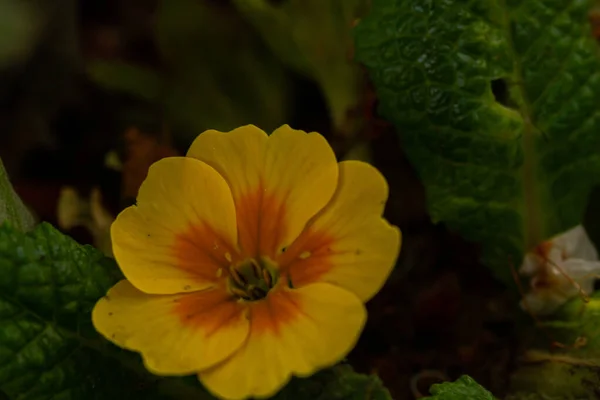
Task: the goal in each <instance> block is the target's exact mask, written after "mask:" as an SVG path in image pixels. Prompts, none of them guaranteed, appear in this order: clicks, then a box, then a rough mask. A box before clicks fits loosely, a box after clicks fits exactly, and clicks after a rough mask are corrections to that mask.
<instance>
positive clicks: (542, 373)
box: [511, 292, 600, 400]
mask: <svg viewBox="0 0 600 400" xmlns="http://www.w3.org/2000/svg"><path fill="white" fill-rule="evenodd" d="M599 332H600V292H596V293H594V295H592V297H591V298H590V299H589V302H585V301H584V300H582V299H581V298H579V297H578V298H576V299H573V300H571V301H569V302H568V303H567V304H565V305H564V306H563V307H562V308H561V309H560V310H559V311H557V313H556V314H554V316H553V319H552V320H548V321H544V322H543V323H542V325H541V326H540V327H538V328H537V336H538V337H537V338H536V340H534V341H533V344H532V345H531V348H530V349H529V350H528V351H527V352H526V353H525V354H524V355H523V356H522V357H521V358H520V360H521V363H520V365H519V367H518V368H517V370H516V371H515V372H514V374H513V376H512V378H511V391H512V392H513V395H512V397H511V398H512V399H515V400H516V399H532V400H533V399H540V400H541V399H548V398H551V399H554V398H556V399H596V398H597V395H598V388H599V387H600V376H599V375H598V370H599V369H600V335H599ZM548 336H550V337H551V338H552V339H553V340H555V341H557V342H558V343H562V344H563V345H564V347H563V348H556V349H552V350H550V349H549V343H548Z"/></svg>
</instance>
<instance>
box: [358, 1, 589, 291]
mask: <svg viewBox="0 0 600 400" xmlns="http://www.w3.org/2000/svg"><path fill="white" fill-rule="evenodd" d="M588 8H589V1H587V0H572V1H564V0H519V1H517V0H507V1H494V0H478V1H459V0H416V1H408V2H407V1H403V0H374V1H373V7H372V11H371V13H370V14H369V15H368V16H367V18H365V19H364V20H363V21H361V22H360V24H359V25H358V27H357V28H356V47H357V48H356V51H357V57H358V59H359V60H360V61H361V62H362V63H364V64H365V65H366V66H367V68H368V70H369V73H370V76H371V78H372V80H373V82H374V84H375V86H376V89H377V93H378V96H379V100H380V111H381V113H382V114H383V115H384V116H385V117H386V118H388V119H389V120H390V121H391V122H393V123H394V124H395V126H396V127H397V129H398V132H399V133H400V135H401V137H402V141H403V145H404V147H405V151H406V153H407V155H408V157H409V159H410V160H411V162H412V163H413V165H414V166H415V167H416V169H417V170H418V173H419V174H420V177H421V179H422V181H423V182H424V184H425V186H426V188H427V197H428V206H429V211H430V213H431V216H432V218H433V220H434V221H436V222H437V221H443V222H445V223H446V224H447V225H448V226H449V227H450V228H451V229H454V230H456V231H458V232H460V233H461V234H462V235H463V236H464V237H465V238H467V239H469V240H473V241H477V242H480V243H482V244H483V259H484V262H485V263H486V264H488V265H489V266H490V267H491V268H492V269H493V270H494V271H495V272H496V273H497V275H498V276H499V277H501V278H503V279H505V280H506V281H509V280H511V277H510V272H509V271H510V269H509V264H510V263H511V262H512V263H514V264H518V263H520V261H521V260H522V257H523V254H524V252H525V251H526V250H528V249H530V248H531V247H532V246H535V245H537V244H538V243H539V242H540V241H542V240H544V239H547V238H550V237H552V236H553V235H555V234H557V233H560V232H563V231H565V230H567V229H568V228H570V227H572V226H574V225H577V224H579V223H580V222H581V220H582V216H583V212H584V208H585V205H586V202H587V198H588V194H589V191H590V188H591V187H592V186H593V185H594V184H595V183H597V182H598V180H599V179H600V152H599V151H598V149H600V135H598V132H599V131H600V112H599V108H600V60H599V59H598V47H597V44H596V42H595V41H594V39H593V38H592V37H591V30H590V27H589V25H588V22H587V12H588ZM492 82H495V84H498V86H499V87H501V86H502V83H504V85H505V87H506V88H507V93H505V96H499V98H498V101H497V100H496V99H495V97H494V94H493V93H492ZM501 97H504V98H501ZM499 101H502V103H503V104H501V103H500V102H499Z"/></svg>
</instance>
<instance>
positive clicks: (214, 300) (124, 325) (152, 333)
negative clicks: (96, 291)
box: [92, 280, 249, 375]
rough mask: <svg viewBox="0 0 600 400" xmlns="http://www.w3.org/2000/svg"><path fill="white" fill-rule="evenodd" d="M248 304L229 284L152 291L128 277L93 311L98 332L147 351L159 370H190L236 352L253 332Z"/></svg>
mask: <svg viewBox="0 0 600 400" xmlns="http://www.w3.org/2000/svg"><path fill="white" fill-rule="evenodd" d="M246 312H247V309H246V308H245V307H244V306H243V305H242V304H240V303H238V302H237V301H236V300H235V299H233V298H232V297H230V296H229V295H228V294H227V293H226V292H225V291H224V290H218V289H208V290H206V291H203V292H196V293H186V294H177V295H149V294H146V293H143V292H140V291H139V290H137V289H136V288H135V287H134V286H133V285H131V283H129V282H128V281H127V280H123V281H121V282H119V283H117V284H116V285H115V286H114V287H113V288H112V289H110V291H109V292H108V294H107V295H106V296H105V297H103V298H102V299H100V300H99V301H98V303H97V304H96V306H95V307H94V310H93V311H92V322H93V324H94V327H95V328H96V330H97V331H98V332H100V333H101V334H102V335H103V336H105V337H106V338H107V339H108V340H110V341H111V342H113V343H115V344H116V345H118V346H120V347H123V348H125V349H128V350H132V351H137V352H139V353H141V354H142V357H143V359H144V364H145V365H146V367H147V368H148V370H149V371H150V372H152V373H154V374H157V375H185V374H192V373H195V372H197V371H199V370H201V369H204V368H208V367H210V366H212V365H215V364H216V363H218V362H220V361H222V360H224V359H225V358H226V357H228V356H230V355H231V354H232V353H233V352H235V351H236V350H237V349H238V348H239V347H240V346H241V345H242V343H243V342H244V340H245V339H246V338H247V336H248V330H249V322H248V319H247V313H246Z"/></svg>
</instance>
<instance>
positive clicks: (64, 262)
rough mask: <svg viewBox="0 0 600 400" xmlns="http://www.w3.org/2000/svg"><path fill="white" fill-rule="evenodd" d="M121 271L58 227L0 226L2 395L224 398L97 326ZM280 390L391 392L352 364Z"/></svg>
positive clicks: (292, 397) (344, 397) (363, 395)
mask: <svg viewBox="0 0 600 400" xmlns="http://www.w3.org/2000/svg"><path fill="white" fill-rule="evenodd" d="M121 278H122V276H121V274H120V271H119V269H118V267H117V266H116V264H115V262H114V260H112V259H110V258H106V257H104V256H103V255H102V253H100V252H99V251H98V250H96V249H94V248H92V247H91V246H81V245H79V244H77V243H76V242H75V241H73V240H72V239H71V238H69V237H67V236H64V235H63V234H61V233H60V232H58V231H57V230H55V229H54V228H53V227H52V226H51V225H48V224H46V223H42V224H40V225H39V226H38V227H36V229H35V230H33V231H32V232H30V233H22V232H20V231H17V230H15V229H13V228H11V227H10V226H8V225H2V226H0V399H4V397H3V395H4V396H5V397H6V398H7V399H10V400H13V399H14V400H17V399H18V400H50V399H52V400H94V399H97V400H106V399H111V398H114V399H147V400H154V399H186V400H187V399H194V400H214V399H215V398H214V397H213V396H211V395H210V394H209V393H208V392H207V391H206V389H204V388H203V387H202V386H201V385H200V384H199V382H198V380H197V378H196V377H193V376H191V377H184V378H161V377H157V376H152V375H151V374H149V373H148V372H147V371H146V370H145V369H144V368H143V366H142V364H141V361H140V359H139V357H138V356H137V355H136V354H133V353H130V352H126V351H123V350H120V349H117V348H116V347H114V346H112V345H111V344H110V343H108V342H107V341H106V340H104V339H103V338H101V337H100V336H99V335H98V334H97V333H96V332H95V330H94V328H93V326H92V324H91V318H90V313H91V310H92V308H93V306H94V304H95V303H96V301H97V300H98V299H99V298H100V297H102V296H104V295H105V294H106V291H107V290H108V289H109V288H110V287H111V286H112V285H113V284H114V283H115V282H117V281H118V280H119V279H121ZM276 398H277V399H278V400H391V399H390V396H389V393H388V392H387V390H386V389H385V388H384V387H383V386H382V384H381V382H380V381H379V379H378V378H377V377H375V376H365V375H361V374H357V373H355V372H353V371H352V369H351V368H350V367H349V366H346V365H341V366H337V367H335V368H331V369H329V370H325V371H322V372H320V373H318V374H316V375H315V376H313V377H311V378H307V379H294V380H293V381H292V382H291V383H290V384H289V385H288V386H287V387H286V388H284V389H283V390H282V391H281V392H280V393H279V394H278V395H277V396H276Z"/></svg>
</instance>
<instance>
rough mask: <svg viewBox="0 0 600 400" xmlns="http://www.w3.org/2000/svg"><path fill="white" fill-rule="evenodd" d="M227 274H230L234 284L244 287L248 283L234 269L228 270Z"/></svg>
mask: <svg viewBox="0 0 600 400" xmlns="http://www.w3.org/2000/svg"><path fill="white" fill-rule="evenodd" d="M229 272H230V273H231V277H232V278H233V280H234V281H235V283H237V284H238V285H240V286H245V285H246V284H247V283H248V281H247V280H246V278H245V277H244V276H243V275H242V274H240V273H239V272H238V270H237V269H235V268H234V267H231V268H229Z"/></svg>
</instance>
